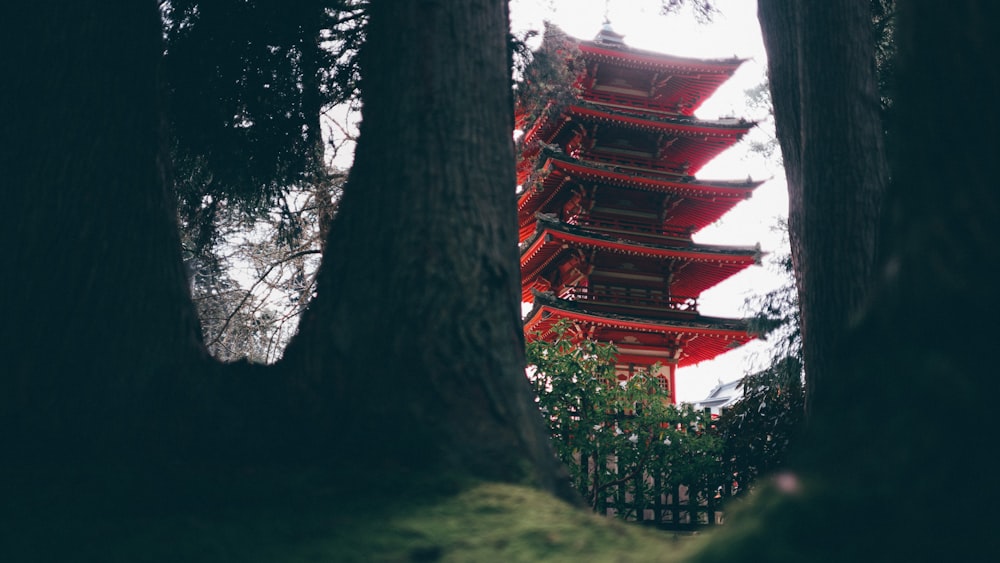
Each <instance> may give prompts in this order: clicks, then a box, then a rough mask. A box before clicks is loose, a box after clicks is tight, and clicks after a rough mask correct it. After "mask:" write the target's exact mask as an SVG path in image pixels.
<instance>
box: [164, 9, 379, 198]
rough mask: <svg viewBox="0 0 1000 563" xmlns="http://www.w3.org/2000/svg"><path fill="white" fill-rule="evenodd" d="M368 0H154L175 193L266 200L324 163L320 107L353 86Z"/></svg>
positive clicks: (348, 95) (346, 95)
mask: <svg viewBox="0 0 1000 563" xmlns="http://www.w3.org/2000/svg"><path fill="white" fill-rule="evenodd" d="M365 7H366V3H365V2H363V1H360V0H337V1H335V2H319V1H311V2H308V1H307V2H296V3H293V4H289V3H287V2H281V1H277V0H263V1H256V2H243V1H239V0H224V1H216V2H201V1H198V0H172V1H170V2H162V3H161V14H162V19H163V29H164V38H165V51H164V56H163V77H164V81H165V94H166V96H165V98H166V102H167V105H166V109H167V111H166V122H167V123H168V124H169V126H170V133H171V135H172V148H173V155H172V156H173V160H174V165H175V167H176V175H177V177H178V180H177V186H178V191H179V195H180V197H181V200H182V202H190V204H191V205H200V203H201V201H202V199H203V196H204V195H212V196H214V197H215V198H216V199H219V198H226V199H229V200H231V201H233V202H239V203H243V204H246V205H247V206H249V207H251V208H254V207H256V206H259V205H260V204H261V203H263V204H264V205H267V204H269V203H271V201H272V200H273V199H274V198H275V197H276V196H277V195H278V194H279V193H280V192H281V190H282V189H283V188H284V187H285V186H287V185H290V184H293V183H296V182H298V181H301V180H303V179H305V178H307V177H308V176H309V175H310V174H312V173H313V172H314V171H316V170H318V169H322V167H323V154H322V150H321V145H322V140H321V135H320V127H319V117H320V112H321V111H322V110H323V108H325V107H328V106H330V105H332V104H337V103H343V102H346V101H348V100H351V99H354V98H355V97H356V94H357V89H358V76H359V72H358V68H357V63H356V57H355V54H356V52H357V49H358V47H359V46H360V44H361V42H362V41H363V39H364V33H363V29H364V22H365V20H366V17H367V16H366V13H365ZM191 178H195V181H188V180H190V179H191Z"/></svg>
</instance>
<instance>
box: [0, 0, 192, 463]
mask: <svg viewBox="0 0 1000 563" xmlns="http://www.w3.org/2000/svg"><path fill="white" fill-rule="evenodd" d="M4 12H5V13H4V14H3V16H2V17H0V20H3V22H4V25H3V33H2V34H3V41H4V42H5V47H4V51H5V53H7V55H5V57H4V59H5V61H4V71H3V75H4V76H5V77H6V79H5V80H6V85H5V87H4V88H3V90H4V94H3V96H4V98H5V100H4V103H3V104H2V105H3V107H4V113H5V115H4V118H3V120H2V127H3V133H2V137H0V138H2V140H3V142H2V145H3V147H4V150H3V151H2V155H3V156H2V159H3V160H2V166H0V168H2V169H3V171H4V180H3V182H4V211H5V216H6V217H7V219H5V220H4V221H3V222H2V227H0V228H2V230H3V240H4V241H6V242H7V243H8V245H9V246H8V253H7V256H6V259H7V266H6V267H5V272H6V275H5V277H6V278H7V280H8V284H4V290H3V291H0V300H2V305H0V310H3V311H4V315H5V321H4V322H3V323H2V326H3V328H2V329H0V330H2V333H0V342H2V346H3V350H4V351H3V354H2V356H3V358H4V360H3V361H4V364H5V365H4V368H3V369H2V370H0V371H2V373H3V376H2V377H0V413H2V414H0V436H3V439H2V442H3V444H4V446H5V447H7V446H9V447H13V448H14V450H12V451H18V452H20V453H22V454H25V455H28V456H29V457H35V456H41V457H47V456H53V457H59V458H65V457H66V456H73V455H74V454H80V455H84V456H90V455H94V454H100V453H103V454H107V455H114V456H118V455H128V454H127V453H126V452H133V451H140V450H141V451H143V452H148V450H149V446H150V444H151V443H152V442H155V439H154V440H151V438H150V437H151V436H158V435H160V436H161V435H162V433H161V432H160V430H159V429H160V428H162V427H164V426H170V425H171V424H172V423H173V422H176V420H173V421H171V420H165V419H162V418H158V417H157V416H156V414H154V413H161V414H162V413H164V411H163V408H164V404H165V402H166V401H167V397H168V396H170V395H171V394H172V393H173V392H174V391H176V390H171V389H172V385H173V381H174V380H175V379H177V377H178V374H186V373H190V372H192V371H197V370H199V369H201V368H200V367H199V366H202V365H204V364H205V360H206V356H205V354H204V350H203V347H202V346H201V343H200V331H199V328H198V321H197V318H196V315H195V312H194V308H193V306H192V305H191V301H190V297H189V291H188V287H187V281H186V279H185V274H184V271H183V266H182V263H181V258H180V251H179V239H178V235H177V228H176V218H175V211H174V210H175V206H174V204H173V197H172V195H171V194H170V193H169V188H168V184H167V182H166V181H165V167H164V162H163V161H162V159H161V158H160V157H161V155H162V153H161V151H160V149H161V138H160V136H159V131H160V127H159V125H160V123H159V120H160V114H159V108H158V103H157V100H158V96H159V85H158V83H157V72H156V69H157V61H158V60H159V57H160V56H161V53H162V47H161V45H160V41H159V35H160V24H159V17H158V14H157V12H156V8H155V6H154V5H153V4H151V3H145V2H141V3H130V4H129V5H127V6H124V5H122V6H117V5H116V6H115V7H113V8H112V7H110V6H103V5H101V6H91V5H88V6H84V5H80V4H76V3H60V4H58V5H50V4H45V5H40V6H32V7H30V8H24V7H22V5H16V6H5V7H4ZM8 451H10V450H8Z"/></svg>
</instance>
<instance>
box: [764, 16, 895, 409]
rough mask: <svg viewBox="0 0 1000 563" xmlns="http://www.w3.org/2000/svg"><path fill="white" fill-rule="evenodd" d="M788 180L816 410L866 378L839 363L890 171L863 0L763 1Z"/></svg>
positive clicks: (810, 395)
mask: <svg viewBox="0 0 1000 563" xmlns="http://www.w3.org/2000/svg"><path fill="white" fill-rule="evenodd" d="M758 10H759V18H760V24H761V29H762V31H763V35H764V44H765V47H766V49H767V55H768V70H769V78H770V84H771V93H772V99H773V100H774V113H775V125H776V130H777V135H778V139H779V142H780V144H781V150H782V153H783V157H784V164H785V171H786V179H787V181H788V194H789V210H788V227H789V239H790V242H791V250H792V261H793V264H794V269H795V274H796V281H797V284H798V289H799V303H800V307H801V313H802V317H801V318H802V333H803V343H804V347H803V355H804V359H805V369H806V395H807V396H806V408H807V412H808V413H809V416H810V419H812V418H814V417H821V418H822V417H824V416H828V415H833V414H834V413H836V412H837V411H838V410H839V409H841V408H843V403H844V401H846V400H849V399H850V394H851V393H853V392H854V390H856V389H857V388H858V387H859V385H862V384H863V383H864V382H862V381H853V380H851V379H850V377H851V376H850V375H849V374H846V373H845V372H844V371H843V370H842V369H841V367H842V365H843V363H842V360H843V359H845V358H847V357H849V356H850V355H851V353H852V352H851V350H850V349H849V348H848V347H847V343H846V340H845V336H846V334H847V332H848V330H849V329H850V327H851V326H852V324H855V323H856V322H857V315H858V312H859V308H860V307H861V306H862V305H863V303H864V301H865V296H866V295H867V293H868V291H869V289H870V287H871V283H872V272H873V268H874V264H875V257H876V248H877V240H878V237H877V232H878V219H879V216H880V212H881V201H882V196H883V193H884V191H885V187H886V185H887V183H888V179H889V173H888V164H887V160H886V152H885V148H884V140H883V137H884V134H883V127H882V123H881V116H880V110H879V107H880V106H879V92H878V79H877V75H876V72H875V57H874V55H875V42H874V38H873V36H872V25H871V14H870V2H869V1H868V0H836V1H829V2H801V1H796V0H761V1H760V3H759V5H758Z"/></svg>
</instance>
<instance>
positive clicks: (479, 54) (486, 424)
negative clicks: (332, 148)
mask: <svg viewBox="0 0 1000 563" xmlns="http://www.w3.org/2000/svg"><path fill="white" fill-rule="evenodd" d="M370 17H371V20H370V21H371V23H370V28H369V34H368V41H367V43H366V46H365V49H364V51H363V52H362V57H363V58H362V72H363V73H364V83H363V102H364V114H363V122H362V124H361V133H360V140H359V143H358V149H357V153H356V156H355V163H354V166H353V168H352V170H351V176H350V179H349V182H348V185H347V187H346V188H345V196H344V199H343V201H342V202H341V204H340V211H339V216H338V217H337V219H336V220H335V222H334V225H333V226H332V228H331V235H330V238H329V241H328V243H327V249H328V252H327V256H328V259H327V260H325V261H324V264H323V267H322V270H321V272H320V277H319V282H318V283H319V285H318V293H319V295H318V297H317V300H316V301H315V302H314V304H313V305H312V306H311V310H310V311H309V313H307V315H306V317H305V318H304V319H303V322H302V325H301V329H300V333H299V337H298V338H297V339H296V340H295V341H294V342H293V343H292V345H291V346H290V347H289V350H288V351H287V353H286V356H285V357H286V362H285V365H286V367H288V368H289V369H291V370H292V371H293V372H295V373H299V374H303V376H304V377H305V378H306V380H305V384H306V385H307V386H309V385H318V386H319V388H320V389H322V391H321V394H323V396H324V398H323V400H324V401H327V400H329V401H332V403H333V404H334V405H335V407H334V408H333V409H332V410H333V416H331V417H330V418H329V419H328V420H329V424H330V425H332V426H330V427H329V428H328V429H324V431H329V432H331V433H332V440H331V441H330V443H331V444H333V443H334V442H337V443H338V444H339V445H338V446H337V448H338V451H342V452H346V453H347V455H348V456H349V457H350V458H351V460H350V461H346V462H345V464H355V465H357V467H358V468H359V469H360V470H362V471H365V470H369V469H370V468H371V467H370V464H373V463H374V464H378V465H383V464H384V465H388V466H389V467H391V466H393V465H396V464H402V465H406V466H408V467H428V466H438V465H440V466H442V467H445V468H449V469H457V470H459V471H462V472H471V473H472V474H474V475H478V476H481V477H489V478H500V479H508V480H524V479H531V480H533V481H535V482H536V483H538V484H540V485H541V486H543V487H545V488H548V489H550V490H555V489H557V488H560V487H565V485H563V484H562V482H561V481H558V480H557V479H556V477H555V475H556V468H557V465H556V461H555V457H554V455H553V454H552V452H551V451H550V447H549V445H548V439H547V436H546V434H545V432H544V430H543V427H542V424H541V422H542V421H541V418H540V416H539V414H538V412H537V409H536V408H535V407H534V405H533V403H532V398H531V396H530V392H529V388H528V385H527V382H526V380H525V378H524V371H523V369H524V343H523V335H522V332H521V321H520V314H519V311H518V308H517V303H518V301H519V300H518V298H517V296H518V279H519V274H518V267H517V265H518V260H517V236H516V223H515V216H514V209H515V208H514V185H515V181H514V175H513V174H514V169H513V166H512V163H513V144H512V141H511V136H510V131H512V130H513V123H512V119H513V118H512V98H511V88H510V74H509V72H510V71H509V68H510V66H509V60H508V55H507V53H508V45H507V8H506V3H505V2H503V1H499V0H475V1H461V2H458V1H455V2H437V1H419V2H409V1H407V2H382V3H374V4H373V5H372V6H371V12H370ZM563 490H565V488H564V489H563Z"/></svg>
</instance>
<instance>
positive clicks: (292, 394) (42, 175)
mask: <svg viewBox="0 0 1000 563" xmlns="http://www.w3.org/2000/svg"><path fill="white" fill-rule="evenodd" d="M3 16H4V17H3V18H2V19H3V21H4V22H5V26H4V27H5V29H4V35H5V37H4V41H5V46H8V47H10V48H8V49H7V51H6V52H7V53H8V55H9V56H8V57H6V58H5V63H4V64H5V67H4V71H5V72H4V75H5V76H7V77H9V78H10V79H11V80H12V83H11V84H10V86H9V87H8V88H5V97H6V98H7V101H8V102H9V103H5V104H4V107H5V108H16V111H15V112H11V115H9V116H7V118H6V119H4V123H3V141H4V142H3V145H4V146H5V147H10V150H5V151H4V153H3V161H2V164H3V169H4V173H5V185H6V186H10V188H9V189H5V192H7V193H5V203H6V206H5V210H6V211H7V213H8V214H9V217H10V218H11V220H9V221H4V222H3V233H4V240H6V241H17V243H16V244H13V245H12V247H11V254H10V258H9V262H8V267H9V269H8V270H7V271H9V272H11V273H12V279H13V280H14V283H12V284H10V286H9V288H8V289H6V290H5V291H3V292H2V297H0V299H2V300H3V302H2V305H3V307H2V308H3V310H4V311H5V312H6V313H7V314H8V315H9V317H8V318H9V320H10V322H6V323H4V327H3V333H2V335H0V336H2V338H0V341H2V342H3V346H4V356H5V357H6V358H7V359H6V360H5V363H6V368H5V369H4V371H3V376H2V378H0V386H2V387H0V413H2V415H0V416H2V419H0V420H2V422H3V428H2V433H3V434H2V442H3V443H2V446H3V447H4V449H5V451H7V452H12V453H13V455H14V456H15V458H20V459H23V460H26V462H28V463H31V462H32V460H34V461H39V460H45V459H52V460H58V461H62V460H65V459H66V458H67V457H68V456H71V455H72V456H76V457H77V458H79V459H80V460H81V461H85V462H95V463H97V464H99V463H101V462H102V460H107V459H114V460H115V461H116V462H131V463H136V464H144V463H150V462H151V460H154V459H155V460H162V459H206V458H207V459H214V460H217V461H219V462H233V461H241V460H248V459H249V460H253V459H273V458H274V456H276V455H280V456H282V458H283V459H289V460H291V459H303V458H308V459H311V460H315V459H320V460H325V461H327V462H330V463H331V464H333V465H335V466H337V467H344V466H358V467H361V469H360V471H366V472H371V471H372V470H373V468H379V467H381V468H387V469H395V468H397V467H398V466H399V465H405V466H407V467H409V468H410V469H411V470H416V471H420V470H428V469H430V468H432V467H433V468H435V469H444V470H447V471H451V472H455V473H458V474H461V475H467V476H478V477H487V478H493V479H500V480H507V481H521V482H533V483H535V484H537V485H539V486H541V487H543V488H546V489H548V490H552V491H557V490H561V491H564V492H566V494H567V495H569V494H570V493H568V491H569V489H568V485H564V484H563V483H564V481H563V480H560V479H559V478H558V473H559V469H558V465H557V463H556V461H555V457H554V455H553V454H552V452H551V450H550V448H549V445H548V442H547V436H546V434H545V432H544V430H543V427H542V423H541V420H540V417H539V416H538V415H537V411H536V410H535V407H534V406H533V404H532V402H531V398H530V392H529V389H528V384H527V382H526V381H525V380H524V374H523V364H524V350H523V336H522V334H521V325H520V317H519V314H518V308H517V302H518V300H517V292H518V289H517V279H518V271H517V260H516V247H515V244H514V241H516V235H515V220H514V206H513V197H514V180H513V166H512V163H513V148H512V141H511V138H510V134H509V132H510V131H511V130H512V94H511V87H510V86H511V84H510V59H509V52H508V51H509V50H508V33H507V21H508V20H507V8H506V4H505V3H503V2H498V1H492V0H477V1H474V2H446V3H440V2H406V3H392V4H387V3H381V4H380V5H379V6H373V7H372V8H371V11H370V17H371V20H370V23H369V25H368V28H367V32H368V37H369V41H368V43H367V44H366V48H365V51H364V52H363V54H362V59H361V61H362V64H363V65H364V68H365V69H367V73H366V75H365V83H364V89H365V98H364V104H365V111H366V113H365V119H364V124H363V131H362V139H361V141H360V143H359V147H358V153H357V164H356V166H355V169H354V171H353V172H352V175H351V179H350V185H349V186H348V188H347V193H348V195H347V197H346V198H345V200H344V203H343V207H342V208H341V209H342V211H341V213H340V215H339V218H338V220H337V221H336V223H337V224H336V225H335V226H334V227H333V228H332V230H333V232H332V233H331V235H330V239H329V242H328V244H327V248H328V249H330V251H331V252H328V255H330V256H334V257H335V259H333V260H328V262H327V263H326V264H325V265H324V266H323V271H322V273H321V274H320V279H319V281H318V284H319V285H318V291H319V294H320V295H321V298H320V301H319V302H318V303H316V304H315V306H314V307H313V309H312V311H311V314H310V315H309V317H308V318H307V319H306V320H305V321H304V323H303V330H302V332H301V334H300V337H299V338H298V340H297V341H296V343H295V344H294V345H293V347H292V349H291V350H290V351H289V357H288V360H287V361H285V362H283V363H282V364H281V365H278V366H274V367H272V368H265V367H259V366H250V365H245V364H231V365H221V364H218V363H216V362H214V361H212V360H211V359H210V358H209V357H208V356H207V354H206V353H205V349H204V345H203V343H202V342H201V338H200V335H199V330H198V327H197V321H196V318H195V314H194V309H193V307H192V304H191V299H190V295H189V290H188V285H187V281H186V279H185V275H184V271H183V268H182V264H181V257H180V248H179V241H178V235H177V226H176V220H175V215H174V209H175V207H174V199H173V195H172V194H171V193H170V187H171V185H172V184H171V182H170V180H169V174H170V170H171V169H170V162H169V159H168V155H169V154H170V153H171V151H170V146H169V145H170V143H171V141H170V138H169V137H168V136H167V135H166V134H165V128H164V127H163V126H164V125H165V121H166V120H165V119H164V113H163V106H162V105H161V103H160V102H161V101H162V99H163V97H162V95H161V94H162V90H161V88H162V84H161V83H160V82H159V81H158V78H159V77H158V68H159V67H158V65H159V62H160V60H161V57H162V54H163V48H162V45H161V27H160V21H159V17H158V16H159V14H158V13H157V10H156V6H155V4H152V3H149V4H147V3H132V4H129V5H128V6H115V7H110V6H103V5H102V6H98V7H94V6H82V5H79V4H74V3H58V4H52V5H49V4H46V5H39V6H32V7H24V6H17V7H5V8H4V14H3ZM13 22H16V25H14V26H12V25H10V24H11V23H13ZM271 23H272V24H274V22H271ZM9 27H13V29H7V28H9ZM306 32H308V30H306ZM173 109H176V108H173ZM347 451H349V452H351V456H350V459H349V460H348V459H345V456H344V455H343V454H344V452H347ZM154 463H155V462H154Z"/></svg>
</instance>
